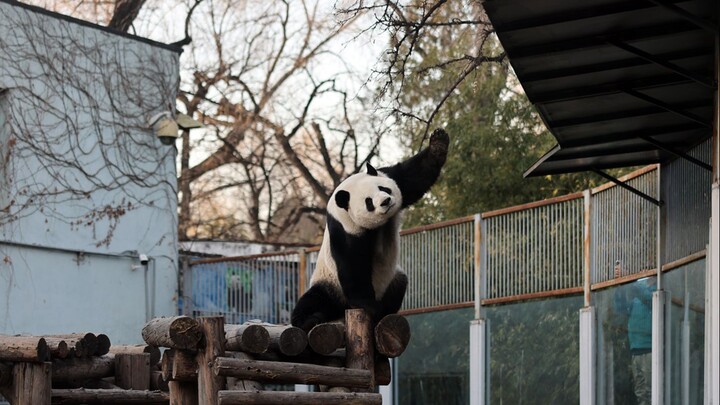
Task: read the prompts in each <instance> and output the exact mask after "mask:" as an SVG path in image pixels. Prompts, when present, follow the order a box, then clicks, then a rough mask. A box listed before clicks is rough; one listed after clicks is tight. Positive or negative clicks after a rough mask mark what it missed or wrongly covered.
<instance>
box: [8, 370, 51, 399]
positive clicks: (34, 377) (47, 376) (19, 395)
mask: <svg viewBox="0 0 720 405" xmlns="http://www.w3.org/2000/svg"><path fill="white" fill-rule="evenodd" d="M51 375H52V364H51V363H49V362H46V363H25V362H23V363H16V364H15V365H14V366H13V382H12V389H11V391H10V393H9V394H10V398H7V399H8V401H9V402H10V403H11V404H13V405H50V390H51V388H52V386H51V383H52V379H51Z"/></svg>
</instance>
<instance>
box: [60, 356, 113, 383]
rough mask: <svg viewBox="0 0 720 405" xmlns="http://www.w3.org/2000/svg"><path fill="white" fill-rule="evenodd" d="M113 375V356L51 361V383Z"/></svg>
mask: <svg viewBox="0 0 720 405" xmlns="http://www.w3.org/2000/svg"><path fill="white" fill-rule="evenodd" d="M114 374H115V356H114V355H112V354H107V355H105V356H97V357H96V356H93V357H81V358H77V357H75V358H67V359H64V360H55V361H53V375H52V377H53V381H54V382H61V381H62V382H66V381H72V380H81V379H92V378H105V377H110V376H113V375H114Z"/></svg>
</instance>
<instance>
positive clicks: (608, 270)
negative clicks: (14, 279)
mask: <svg viewBox="0 0 720 405" xmlns="http://www.w3.org/2000/svg"><path fill="white" fill-rule="evenodd" d="M704 151H705V149H700V152H698V153H700V154H702V153H705V152H704ZM677 165H678V166H677V168H675V167H674V166H672V164H671V166H670V167H671V168H670V169H667V172H666V173H663V174H662V175H663V179H669V180H667V181H668V182H671V181H672V182H674V183H677V182H685V183H687V184H686V186H685V187H686V188H688V189H689V190H690V191H691V192H692V193H693V194H694V195H696V196H697V193H698V192H699V191H698V190H700V188H701V187H705V186H707V184H708V183H707V182H703V179H704V177H702V176H704V174H703V173H696V172H691V173H689V174H688V171H693V170H697V169H695V168H694V167H692V166H687V165H684V164H683V166H680V165H681V163H677ZM664 167H665V166H664ZM658 176H659V174H658V168H657V167H656V166H648V167H646V168H643V169H641V170H638V171H636V172H633V173H631V174H629V175H627V176H625V177H623V178H622V179H621V180H623V181H625V182H627V184H628V185H630V186H631V187H634V188H636V189H638V190H640V191H642V192H643V193H645V194H647V195H649V196H651V197H653V198H656V199H659V198H660V189H659V185H660V181H659V179H658ZM678 194H679V193H677V192H674V193H667V194H666V195H669V196H670V198H669V199H676V200H677V201H675V200H673V201H669V202H668V208H667V213H666V217H667V218H673V215H672V213H673V212H675V211H677V210H682V209H687V208H688V207H697V206H702V207H701V208H703V207H704V205H703V204H705V202H704V200H702V199H701V200H700V201H699V202H698V199H697V197H695V199H693V198H687V197H683V196H678ZM706 208H707V207H705V209H706ZM678 212H679V211H678ZM658 215H660V211H659V210H658V209H657V207H656V206H655V205H654V204H652V203H651V202H649V201H647V200H645V199H642V198H640V197H638V196H636V195H634V194H632V193H630V192H629V191H627V190H625V189H622V188H620V187H617V186H615V185H614V184H612V183H609V184H606V185H603V186H601V187H597V188H595V189H593V190H589V191H586V192H585V193H575V194H570V195H566V196H562V197H557V198H553V199H548V200H544V201H538V202H534V203H530V204H524V205H520V206H516V207H510V208H505V209H502V210H496V211H491V212H486V213H483V214H482V215H475V216H470V217H464V218H459V219H455V220H451V221H446V222H442V223H437V224H432V225H428V226H423V227H418V228H413V229H408V230H403V231H402V232H401V244H400V258H399V261H400V266H401V268H402V269H403V270H404V271H405V272H406V273H407V275H408V279H409V286H408V292H407V294H406V297H405V301H404V303H403V307H402V310H403V311H404V312H405V313H413V312H424V311H429V310H440V309H449V308H453V307H463V306H472V305H473V303H480V302H481V303H482V304H483V305H490V304H496V303H503V302H510V301H517V300H524V299H530V298H539V297H544V296H553V295H562V294H573V293H580V292H582V291H583V289H584V287H585V288H588V286H587V285H586V284H585V269H586V268H587V267H589V268H590V273H589V283H590V284H591V287H592V288H602V287H604V286H606V285H609V284H612V283H616V282H619V281H622V280H627V279H628V278H632V277H640V276H642V275H646V274H648V273H651V272H652V271H655V269H656V268H657V256H658V255H657V245H658V244H657V238H658V234H659V230H658V223H659V222H660V221H658ZM677 215H678V218H680V216H679V215H680V214H679V213H678V214H677ZM685 217H687V215H685ZM697 217H699V218H702V217H703V214H700V215H697ZM705 218H707V216H705ZM586 221H587V222H586ZM693 221H695V222H697V223H698V224H697V227H698V228H699V229H700V230H703V229H704V230H705V232H704V234H701V235H698V236H697V238H695V239H697V240H695V239H693V240H690V241H686V243H685V244H684V245H682V246H681V247H680V248H677V249H674V250H673V249H671V250H670V251H669V252H666V253H665V255H664V256H665V257H664V259H665V260H664V261H663V263H667V262H669V261H670V259H672V260H677V259H678V258H681V257H690V256H693V255H695V256H696V255H697V254H698V251H699V250H702V249H703V248H704V245H705V243H707V231H706V230H707V224H704V228H703V224H702V220H700V219H695V220H693ZM693 223H694V222H693ZM665 226H666V229H667V230H669V231H671V230H672V226H679V225H677V224H675V225H673V224H666V225H665ZM588 230H589V237H588V235H587V234H586V233H587V232H588ZM669 231H666V233H668V232H669ZM701 233H702V232H701ZM668 238H672V235H670V236H667V237H666V240H667V239H668ZM587 241H589V245H586V242H587ZM318 250H319V249H318V247H313V248H308V249H301V250H297V251H290V252H279V253H270V254H263V255H255V256H246V257H236V258H219V259H210V260H197V261H194V262H192V264H191V266H190V271H189V272H188V273H189V274H186V275H184V276H185V278H186V281H185V286H186V288H185V290H186V291H185V294H184V295H185V299H186V300H187V299H190V298H191V300H192V301H191V302H192V305H190V307H191V312H192V313H193V314H196V315H225V316H226V317H227V318H228V322H243V321H245V320H247V319H255V318H259V319H263V320H265V321H269V322H287V321H289V317H290V313H291V311H292V308H293V306H294V304H295V302H297V299H298V298H299V297H300V295H301V294H302V292H304V291H305V289H306V288H307V286H308V285H309V281H310V278H311V276H312V273H313V271H314V270H315V266H316V263H317V259H318ZM676 256H678V257H676ZM616 269H617V270H618V272H619V273H620V274H619V276H620V277H619V278H620V280H618V274H617V273H616ZM188 280H191V281H190V282H188ZM586 292H587V291H586Z"/></svg>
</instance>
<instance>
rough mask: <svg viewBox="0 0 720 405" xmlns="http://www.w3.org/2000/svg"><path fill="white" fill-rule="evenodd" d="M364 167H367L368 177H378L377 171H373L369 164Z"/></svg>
mask: <svg viewBox="0 0 720 405" xmlns="http://www.w3.org/2000/svg"><path fill="white" fill-rule="evenodd" d="M365 165H366V166H367V174H369V175H371V176H377V175H378V173H377V169H375V168H374V167H372V166H370V163H366V164H365Z"/></svg>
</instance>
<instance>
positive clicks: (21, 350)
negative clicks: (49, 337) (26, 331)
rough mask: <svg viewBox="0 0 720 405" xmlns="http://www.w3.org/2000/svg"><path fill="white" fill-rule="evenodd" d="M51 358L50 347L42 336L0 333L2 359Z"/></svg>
mask: <svg viewBox="0 0 720 405" xmlns="http://www.w3.org/2000/svg"><path fill="white" fill-rule="evenodd" d="M49 358H50V349H48V345H47V342H46V341H45V339H43V338H41V337H37V336H4V335H0V361H12V362H16V361H30V362H43V361H45V360H48V359H49Z"/></svg>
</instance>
